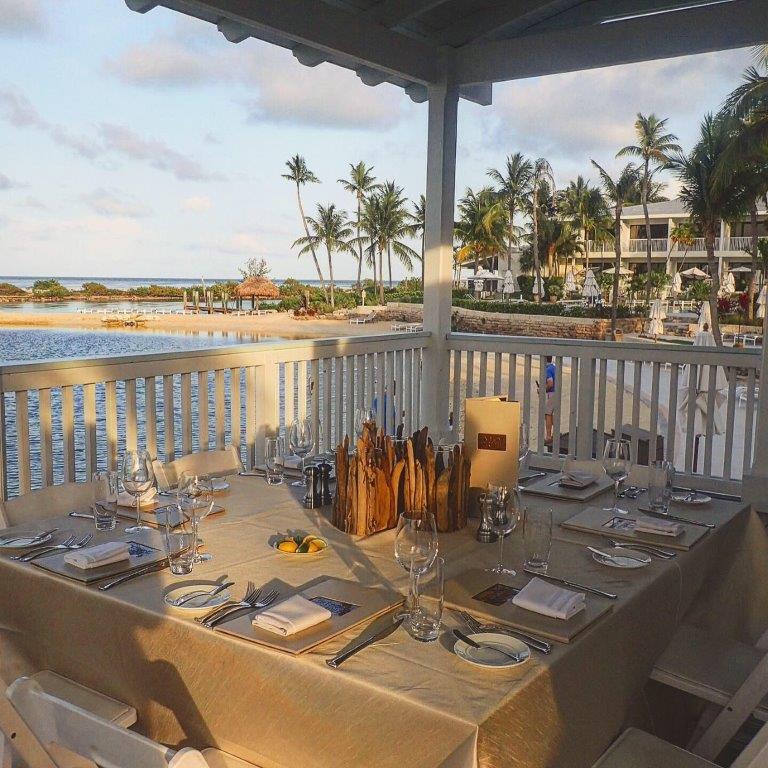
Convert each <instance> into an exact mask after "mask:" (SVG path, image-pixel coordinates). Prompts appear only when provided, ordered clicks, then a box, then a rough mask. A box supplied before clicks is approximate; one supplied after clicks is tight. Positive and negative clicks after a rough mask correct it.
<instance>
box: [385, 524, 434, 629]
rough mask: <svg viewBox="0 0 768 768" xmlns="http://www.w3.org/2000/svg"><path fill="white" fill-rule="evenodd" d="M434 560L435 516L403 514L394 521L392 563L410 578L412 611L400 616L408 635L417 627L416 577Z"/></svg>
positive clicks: (417, 582)
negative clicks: (403, 620)
mask: <svg viewBox="0 0 768 768" xmlns="http://www.w3.org/2000/svg"><path fill="white" fill-rule="evenodd" d="M436 557H437V526H436V525H435V518H434V515H432V514H430V513H429V512H427V511H426V510H424V511H422V512H403V513H402V514H401V515H400V517H399V518H398V520H397V529H396V533H395V560H397V562H398V563H399V564H400V565H401V566H402V567H403V568H405V570H406V571H408V573H409V574H410V576H411V584H410V594H409V596H410V603H411V610H410V612H406V613H404V614H401V615H406V616H408V617H409V619H408V624H409V627H410V630H409V631H414V632H416V631H417V630H416V628H417V627H418V623H419V576H421V574H422V573H425V572H426V571H428V570H429V569H430V568H431V567H432V563H434V561H435V558H436Z"/></svg>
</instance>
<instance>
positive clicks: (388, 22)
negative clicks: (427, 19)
mask: <svg viewBox="0 0 768 768" xmlns="http://www.w3.org/2000/svg"><path fill="white" fill-rule="evenodd" d="M444 2H445V0H383V2H380V3H379V4H378V5H374V6H373V7H372V8H370V9H369V10H368V12H367V15H368V17H369V18H371V19H375V20H376V21H378V22H379V23H380V24H383V25H384V26H385V27H395V26H397V25H398V24H402V23H403V22H404V21H408V20H409V19H413V18H414V17H416V16H419V15H421V14H422V13H425V12H426V11H428V10H430V9H431V8H435V7H436V6H438V5H442V4H443V3H444Z"/></svg>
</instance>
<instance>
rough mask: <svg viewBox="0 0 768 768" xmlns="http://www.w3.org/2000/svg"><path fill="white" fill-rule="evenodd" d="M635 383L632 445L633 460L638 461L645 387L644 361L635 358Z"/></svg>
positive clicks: (633, 385) (633, 386) (633, 390)
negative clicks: (643, 388) (641, 408)
mask: <svg viewBox="0 0 768 768" xmlns="http://www.w3.org/2000/svg"><path fill="white" fill-rule="evenodd" d="M633 366H634V372H633V383H632V440H631V443H630V445H631V446H632V448H631V450H632V454H631V455H632V457H633V461H637V446H638V443H639V439H638V434H637V432H638V428H639V426H640V403H641V402H642V397H641V396H642V387H643V363H642V361H640V360H635V362H634V363H633Z"/></svg>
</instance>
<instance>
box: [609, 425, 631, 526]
mask: <svg viewBox="0 0 768 768" xmlns="http://www.w3.org/2000/svg"><path fill="white" fill-rule="evenodd" d="M631 462H632V460H631V449H630V445H629V440H623V439H621V438H617V437H612V438H609V439H608V440H606V442H605V450H604V451H603V469H604V470H605V473H606V474H607V475H608V477H610V478H611V480H613V506H612V507H605V510H606V511H608V512H613V514H614V515H626V514H629V513H628V512H627V510H626V509H619V487H620V486H621V483H622V482H623V481H624V480H626V479H627V476H628V475H629V468H630V464H631Z"/></svg>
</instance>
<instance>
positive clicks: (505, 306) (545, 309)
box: [453, 299, 638, 319]
mask: <svg viewBox="0 0 768 768" xmlns="http://www.w3.org/2000/svg"><path fill="white" fill-rule="evenodd" d="M453 305H454V306H455V307H462V308H463V309H473V310H477V311H480V312H499V313H503V314H514V315H550V316H552V317H583V318H602V319H609V318H610V317H611V307H610V306H609V305H604V306H602V307H570V308H568V307H564V306H563V305H562V304H549V303H548V302H542V303H541V304H536V303H534V302H532V301H531V302H523V303H522V304H510V303H509V302H502V301H481V300H480V299H469V300H459V301H454V302H453ZM617 316H618V317H620V318H625V317H636V316H638V313H636V312H632V311H631V310H630V309H629V308H628V307H625V306H623V305H619V307H618V309H617Z"/></svg>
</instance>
